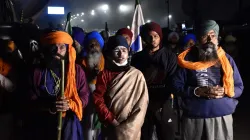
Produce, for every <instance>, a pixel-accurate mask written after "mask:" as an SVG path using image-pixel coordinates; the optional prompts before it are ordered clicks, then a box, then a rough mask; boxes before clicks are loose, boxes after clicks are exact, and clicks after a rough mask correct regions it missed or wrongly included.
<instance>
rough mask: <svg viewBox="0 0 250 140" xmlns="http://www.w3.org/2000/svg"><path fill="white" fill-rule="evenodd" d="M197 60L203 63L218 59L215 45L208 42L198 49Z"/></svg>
mask: <svg viewBox="0 0 250 140" xmlns="http://www.w3.org/2000/svg"><path fill="white" fill-rule="evenodd" d="M199 58H200V60H201V61H203V62H208V61H214V60H217V59H218V54H217V50H216V45H215V44H213V43H212V42H208V43H206V44H204V45H202V46H201V47H200V48H199Z"/></svg>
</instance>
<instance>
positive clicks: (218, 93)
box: [209, 85, 225, 99]
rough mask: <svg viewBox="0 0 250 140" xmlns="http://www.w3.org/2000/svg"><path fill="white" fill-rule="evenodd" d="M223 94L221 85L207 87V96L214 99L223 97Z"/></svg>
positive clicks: (223, 90)
mask: <svg viewBox="0 0 250 140" xmlns="http://www.w3.org/2000/svg"><path fill="white" fill-rule="evenodd" d="M224 96H225V89H224V87H221V86H218V85H217V86H215V87H210V88H209V97H210V98H214V99H219V98H223V97H224Z"/></svg>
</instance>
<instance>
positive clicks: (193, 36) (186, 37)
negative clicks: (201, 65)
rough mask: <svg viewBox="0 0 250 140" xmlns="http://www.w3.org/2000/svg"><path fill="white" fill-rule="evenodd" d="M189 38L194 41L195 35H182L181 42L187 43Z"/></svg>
mask: <svg viewBox="0 0 250 140" xmlns="http://www.w3.org/2000/svg"><path fill="white" fill-rule="evenodd" d="M190 39H192V40H193V41H194V42H196V36H195V35H194V34H187V35H186V36H184V39H183V44H184V45H185V44H187V43H188V41H189V40H190Z"/></svg>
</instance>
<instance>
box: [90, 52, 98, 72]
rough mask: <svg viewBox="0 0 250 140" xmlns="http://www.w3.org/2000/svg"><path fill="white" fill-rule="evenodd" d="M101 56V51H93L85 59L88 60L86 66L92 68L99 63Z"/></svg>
mask: <svg viewBox="0 0 250 140" xmlns="http://www.w3.org/2000/svg"><path fill="white" fill-rule="evenodd" d="M100 58H101V53H100V52H95V53H92V54H88V55H87V61H88V66H89V68H90V69H94V68H95V66H98V65H99V62H100Z"/></svg>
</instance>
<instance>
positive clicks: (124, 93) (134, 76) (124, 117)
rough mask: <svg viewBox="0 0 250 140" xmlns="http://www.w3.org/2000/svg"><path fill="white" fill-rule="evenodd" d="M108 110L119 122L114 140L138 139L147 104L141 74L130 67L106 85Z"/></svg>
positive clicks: (144, 82)
mask: <svg viewBox="0 0 250 140" xmlns="http://www.w3.org/2000/svg"><path fill="white" fill-rule="evenodd" d="M106 95H107V98H108V101H110V102H109V103H107V107H109V109H110V111H111V112H112V113H113V114H114V115H115V116H116V120H117V121H118V122H119V123H120V125H119V126H117V127H116V128H115V135H116V138H115V139H116V140H140V137H141V127H142V125H143V122H144V118H145V114H146V110H147V106H148V89H147V85H146V81H145V79H144V76H143V74H142V73H141V72H140V71H139V70H137V69H135V68H134V67H131V68H130V69H129V70H128V71H127V72H122V73H120V74H119V75H118V76H117V77H116V78H115V79H114V80H113V81H112V82H111V83H110V85H109V86H108V90H107V94H106Z"/></svg>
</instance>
